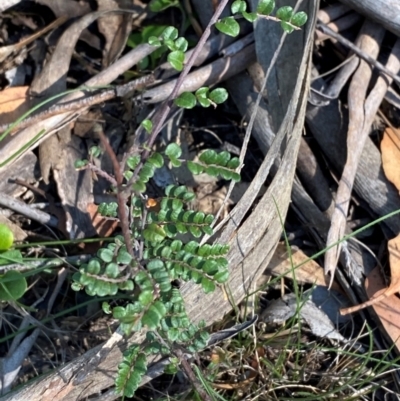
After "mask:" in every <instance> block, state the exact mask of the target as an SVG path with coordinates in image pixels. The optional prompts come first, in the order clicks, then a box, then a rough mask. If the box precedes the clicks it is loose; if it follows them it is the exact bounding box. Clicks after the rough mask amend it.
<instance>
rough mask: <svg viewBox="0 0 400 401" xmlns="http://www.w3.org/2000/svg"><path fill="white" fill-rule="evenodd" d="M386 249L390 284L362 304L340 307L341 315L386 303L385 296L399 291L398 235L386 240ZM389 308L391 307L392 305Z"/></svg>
mask: <svg viewBox="0 0 400 401" xmlns="http://www.w3.org/2000/svg"><path fill="white" fill-rule="evenodd" d="M388 251H389V263H390V274H391V283H390V286H389V287H387V288H386V289H385V290H383V291H380V292H378V293H375V294H374V295H373V297H372V298H371V299H370V300H369V301H367V302H364V303H363V304H360V305H357V306H352V307H350V308H344V309H341V310H340V313H341V314H342V315H347V314H349V313H353V312H357V311H359V310H361V309H364V308H366V307H367V306H373V305H376V304H377V303H378V302H381V303H382V302H385V304H386V303H387V302H388V299H387V298H389V297H392V296H394V294H396V293H397V292H400V235H398V236H397V237H395V238H393V239H391V240H390V241H388ZM396 298H397V297H396ZM389 304H391V302H389ZM391 308H393V305H392V306H391ZM399 313H400V309H399Z"/></svg>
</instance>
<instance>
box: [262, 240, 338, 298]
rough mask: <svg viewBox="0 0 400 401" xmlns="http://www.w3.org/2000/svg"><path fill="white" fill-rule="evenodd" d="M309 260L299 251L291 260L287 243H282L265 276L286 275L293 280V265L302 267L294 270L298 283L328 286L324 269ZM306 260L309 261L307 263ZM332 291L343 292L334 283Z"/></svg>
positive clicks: (294, 253) (293, 254)
mask: <svg viewBox="0 0 400 401" xmlns="http://www.w3.org/2000/svg"><path fill="white" fill-rule="evenodd" d="M308 259H309V257H308V256H307V255H306V254H305V253H303V251H301V250H300V249H299V250H295V251H293V252H292V260H290V258H289V255H288V252H287V249H286V245H285V243H284V242H280V243H279V244H278V247H277V248H276V251H275V253H274V256H273V257H272V259H271V261H270V262H269V265H268V267H267V269H266V270H265V273H264V274H273V275H274V276H280V275H284V276H285V277H287V278H290V279H293V272H292V270H293V269H292V264H293V266H294V267H296V266H299V265H300V266H299V267H298V268H296V269H295V270H294V273H295V276H296V281H297V282H298V283H300V284H304V283H309V284H316V285H322V286H327V285H328V283H327V279H326V276H325V274H324V270H323V269H322V267H321V266H320V265H319V264H318V263H317V262H315V261H314V260H308ZM306 260H308V261H307V262H306ZM305 262H306V263H305ZM302 263H304V264H302ZM332 289H335V290H337V291H339V292H342V289H341V287H340V286H339V284H337V283H336V282H333V285H332Z"/></svg>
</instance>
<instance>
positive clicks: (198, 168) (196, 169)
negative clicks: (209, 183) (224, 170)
mask: <svg viewBox="0 0 400 401" xmlns="http://www.w3.org/2000/svg"><path fill="white" fill-rule="evenodd" d="M187 167H188V169H189V171H190V172H191V173H192V174H194V175H199V174H201V173H202V172H203V171H204V167H203V166H202V165H201V164H198V163H195V162H192V161H190V160H189V161H188V162H187Z"/></svg>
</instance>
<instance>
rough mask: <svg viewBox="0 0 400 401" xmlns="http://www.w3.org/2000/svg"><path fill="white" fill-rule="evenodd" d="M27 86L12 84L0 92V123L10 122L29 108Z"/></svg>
mask: <svg viewBox="0 0 400 401" xmlns="http://www.w3.org/2000/svg"><path fill="white" fill-rule="evenodd" d="M28 88H29V87H28V86H14V87H11V88H6V89H4V90H3V91H1V92H0V124H11V123H12V122H14V121H15V120H16V119H17V118H18V117H20V116H21V115H22V114H24V113H25V112H26V111H28V110H29V107H30V105H29V104H28V102H26V94H27V92H28Z"/></svg>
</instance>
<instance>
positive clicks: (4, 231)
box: [0, 224, 14, 251]
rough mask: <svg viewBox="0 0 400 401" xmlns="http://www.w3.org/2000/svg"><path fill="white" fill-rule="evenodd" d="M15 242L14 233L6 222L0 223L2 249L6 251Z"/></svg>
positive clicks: (0, 249)
mask: <svg viewBox="0 0 400 401" xmlns="http://www.w3.org/2000/svg"><path fill="white" fill-rule="evenodd" d="M13 243H14V234H13V233H12V231H11V229H10V228H9V227H8V226H7V225H6V224H0V251H6V250H7V249H9V248H11V246H12V244H13Z"/></svg>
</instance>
